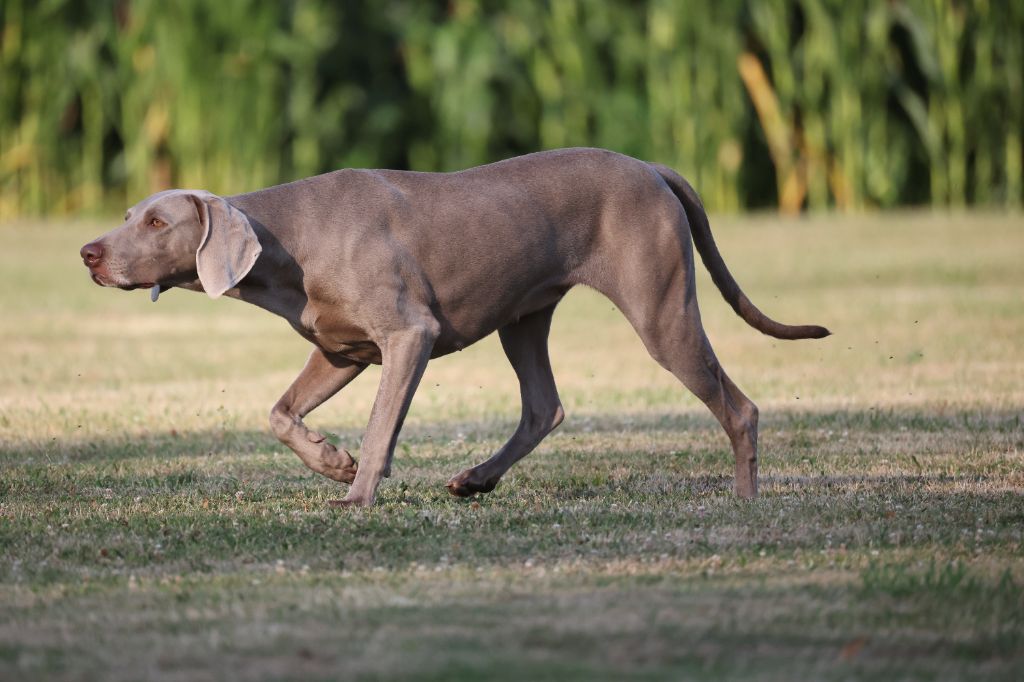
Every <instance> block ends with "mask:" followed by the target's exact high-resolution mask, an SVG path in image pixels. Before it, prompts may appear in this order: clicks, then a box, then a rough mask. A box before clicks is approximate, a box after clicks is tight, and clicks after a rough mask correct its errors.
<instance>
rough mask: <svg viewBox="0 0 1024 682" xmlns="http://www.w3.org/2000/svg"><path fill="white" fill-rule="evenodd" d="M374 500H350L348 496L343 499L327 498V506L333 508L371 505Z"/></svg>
mask: <svg viewBox="0 0 1024 682" xmlns="http://www.w3.org/2000/svg"><path fill="white" fill-rule="evenodd" d="M372 504H373V500H350V499H348V498H347V497H346V498H345V499H343V500H327V506H328V507H331V508H333V509H347V508H349V507H369V506H370V505H372Z"/></svg>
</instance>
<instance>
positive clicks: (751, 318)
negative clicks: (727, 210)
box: [651, 163, 831, 339]
mask: <svg viewBox="0 0 1024 682" xmlns="http://www.w3.org/2000/svg"><path fill="white" fill-rule="evenodd" d="M651 166H652V167H653V168H654V169H655V170H656V171H657V172H658V174H659V175H661V177H662V178H664V180H665V182H666V183H668V186H669V187H671V188H672V192H673V193H674V194H675V195H676V197H678V198H679V201H680V203H682V205H683V210H684V211H686V218H687V220H688V221H689V222H690V232H691V234H692V235H693V244H694V246H696V247H697V252H698V253H699V254H700V258H701V260H702V261H704V267H706V268H707V269H708V271H709V272H710V273H711V279H712V281H714V283H715V286H717V287H718V290H719V291H721V292H722V296H723V297H724V298H725V300H726V302H727V303H728V304H729V305H730V306H732V309H733V310H735V311H736V314H737V315H739V316H740V317H742V318H743V320H744V321H745V322H746V323H747V324H749V325H750V326H751V327H753V328H754V329H756V330H758V331H759V332H761V333H763V334H767V335H768V336H774V337H775V338H777V339H820V338H823V337H826V336H828V335H829V334H831V332H830V331H829V330H827V329H825V328H824V327H819V326H817V325H813V324H807V325H789V324H782V323H781V322H776V321H775V320H773V319H772V318H770V317H768V316H767V315H765V314H764V313H762V312H761V311H760V310H758V309H757V306H755V305H754V304H753V303H751V302H750V299H749V298H747V295H746V294H744V293H743V290H742V289H740V285H739V284H737V283H736V280H735V279H733V276H732V273H730V272H729V268H727V267H726V265H725V261H724V260H722V254H721V253H719V252H718V247H717V246H716V245H715V238H714V237H712V236H711V225H710V224H709V223H708V215H707V213H705V212H704V205H703V204H702V203H701V200H700V197H699V196H698V195H697V192H696V190H694V189H693V187H691V186H690V183H688V182H687V181H686V180H684V179H683V177H682V176H681V175H679V173H676V172H675V171H674V170H672V169H671V168H669V167H668V166H662V165H661V164H657V163H652V164H651Z"/></svg>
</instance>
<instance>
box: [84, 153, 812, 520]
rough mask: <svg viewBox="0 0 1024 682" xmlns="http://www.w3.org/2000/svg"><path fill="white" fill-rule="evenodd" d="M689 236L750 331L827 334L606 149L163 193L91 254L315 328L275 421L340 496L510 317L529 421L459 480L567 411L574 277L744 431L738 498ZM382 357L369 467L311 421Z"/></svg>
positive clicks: (475, 483)
mask: <svg viewBox="0 0 1024 682" xmlns="http://www.w3.org/2000/svg"><path fill="white" fill-rule="evenodd" d="M691 237H692V239H693V244H695V245H696V247H697V251H698V252H699V253H700V256H701V258H702V259H703V261H704V264H705V266H707V268H708V270H710V272H711V276H712V279H713V280H714V282H715V284H716V285H717V286H718V289H719V291H721V293H722V296H724V297H725V300H726V301H727V302H728V303H729V304H730V305H731V306H732V308H733V309H734V310H735V311H736V313H737V314H738V315H739V316H740V317H742V318H743V319H744V320H745V321H746V322H747V323H748V324H749V325H750V326H752V327H754V328H755V329H757V330H759V331H761V332H763V333H765V334H769V335H771V336H774V337H777V338H780V339H805V338H821V337H824V336H827V335H828V334H829V332H828V330H826V329H824V328H823V327H818V326H810V325H808V326H790V325H784V324H781V323H779V322H776V321H774V320H772V319H770V318H768V317H767V316H765V315H764V314H763V313H762V312H761V311H760V310H758V309H757V308H756V307H755V306H754V304H753V303H751V302H750V300H749V299H748V298H747V297H746V295H745V294H744V293H743V292H742V291H741V290H740V288H739V285H738V284H737V283H736V281H735V280H734V279H733V277H732V275H731V274H730V273H729V270H728V269H727V268H726V266H725V263H724V262H723V260H722V257H721V255H720V254H719V252H718V248H717V247H716V246H715V242H714V239H713V238H712V236H711V230H710V226H709V225H708V219H707V215H706V214H705V212H704V208H703V206H702V205H701V202H700V199H699V197H698V196H697V193H696V192H695V191H694V190H693V188H692V187H691V186H690V185H689V184H688V183H687V182H686V181H685V180H684V179H683V178H682V177H680V176H679V175H678V174H677V173H676V172H675V171H673V170H671V169H670V168H667V167H665V166H661V165H658V164H653V163H645V162H643V161H638V160H636V159H633V158H630V157H628V156H623V155H621V154H616V153H614V152H609V151H604V150H599V149H563V150H556V151H548V152H541V153H537V154H530V155H527V156H522V157H518V158H514V159H508V160H506V161H501V162H498V163H493V164H489V165H486V166H480V167H478V168H471V169H469V170H465V171H461V172H457V173H415V172H406V171H392V170H339V171H335V172H332V173H326V174H324V175H318V176H316V177H312V178H307V179H305V180H299V181H297V182H292V183H289V184H286V185H279V186H276V187H270V188H268V189H263V190H259V191H257V192H252V193H249V194H240V195H237V196H230V197H219V196H216V195H214V194H210V193H209V192H204V191H192V190H170V191H166V192H160V193H158V194H154V195H153V196H151V197H149V198H147V199H145V200H143V201H142V202H140V203H138V204H136V205H135V206H133V207H132V208H131V209H130V210H129V211H128V213H127V215H126V216H125V222H124V224H123V225H121V226H120V227H118V228H116V229H114V230H112V231H111V232H108V233H107V234H105V235H103V236H102V237H100V238H99V239H97V240H95V241H93V242H90V243H89V244H86V245H85V246H84V247H83V248H82V250H81V255H82V258H83V260H84V261H85V264H86V266H87V267H88V268H89V271H90V274H91V275H92V279H93V281H95V282H96V283H97V284H100V285H102V286H110V287H118V288H121V289H138V288H148V289H151V291H152V294H153V298H154V300H156V297H157V296H158V295H159V294H160V292H161V291H164V290H167V289H170V288H171V287H181V288H184V289H191V290H193V291H205V292H206V293H207V295H209V296H210V297H211V298H217V297H219V296H221V295H224V294H226V295H228V296H231V297H233V298H239V299H242V300H243V301H248V302H250V303H253V304H255V305H258V306H260V307H261V308H265V309H266V310H269V311H270V312H272V313H276V314H278V315H280V316H281V317H283V318H284V319H286V320H287V321H288V322H289V323H290V324H291V325H292V327H294V328H295V330H296V331H297V332H298V333H299V334H301V335H302V336H303V337H305V338H306V339H308V340H309V341H310V342H311V343H312V344H313V345H314V349H313V352H312V354H311V355H310V357H309V360H308V361H307V363H306V367H305V368H304V369H303V370H302V372H301V373H300V374H299V376H298V378H297V379H296V380H295V382H294V383H293V384H292V385H291V387H290V388H289V389H288V390H287V391H286V392H285V394H284V395H283V396H282V397H281V399H280V400H279V401H277V404H276V405H274V408H273V410H272V411H271V413H270V426H271V428H272V429H273V431H274V433H275V434H276V435H277V437H278V438H279V439H280V440H281V442H283V443H284V444H285V445H287V446H288V447H290V448H291V449H292V450H294V451H295V452H296V454H298V456H299V457H300V458H301V459H302V461H303V462H304V463H305V464H306V466H308V467H309V468H310V469H312V470H313V471H316V472H318V473H320V474H323V475H324V476H327V477H328V478H331V479H334V480H335V481H340V482H342V483H350V484H351V487H350V489H349V491H348V494H347V495H346V496H345V498H344V499H343V500H338V501H334V502H332V504H334V505H337V506H347V505H370V504H372V503H373V501H374V497H375V495H376V491H377V486H378V484H379V483H380V480H381V478H382V477H386V476H388V475H390V471H391V459H392V456H393V454H394V449H395V442H396V439H397V437H398V432H399V429H400V428H401V426H402V421H403V419H404V418H405V414H406V411H407V410H408V408H409V403H410V401H411V400H412V396H413V393H414V392H415V390H416V387H417V385H418V384H419V381H420V377H421V376H422V375H423V370H424V368H425V367H426V365H427V361H428V360H429V359H431V358H435V357H439V356H442V355H446V354H448V353H451V352H453V351H457V350H461V349H462V348H465V347H466V346H468V345H470V344H471V343H474V342H476V341H478V340H480V339H482V338H483V337H485V336H487V335H488V334H490V333H491V332H493V331H495V330H497V331H498V334H499V336H500V338H501V344H502V347H503V348H504V350H505V354H506V355H507V356H508V359H509V362H511V363H512V367H513V368H514V369H515V372H516V375H517V376H518V378H519V385H520V392H521V395H522V401H523V408H522V417H521V419H520V421H519V426H518V427H517V428H516V430H515V433H514V434H513V435H512V437H511V438H510V439H509V441H508V442H507V443H505V445H504V446H502V448H501V449H500V450H498V452H497V453H495V454H494V455H493V456H492V457H491V458H490V459H488V460H487V461H485V462H483V463H481V464H478V465H476V466H474V467H472V468H470V469H467V470H465V471H463V472H462V473H460V474H458V475H456V476H455V477H454V478H452V479H451V480H450V481H449V482H448V489H449V490H450V491H451V492H452V493H453V494H455V495H459V496H469V495H473V494H475V493H483V492H489V491H491V490H493V489H494V486H495V485H497V483H498V481H499V480H500V479H501V477H502V475H503V474H504V473H505V472H506V471H507V470H508V469H509V467H511V466H512V465H513V464H515V462H517V461H518V460H520V459H521V458H523V457H524V456H526V455H527V454H528V453H529V452H530V451H531V450H533V449H534V448H535V447H536V446H537V444H538V443H539V442H540V441H541V439H543V438H544V436H546V435H547V434H548V433H550V432H551V431H552V430H553V429H554V428H555V427H556V426H558V425H559V424H560V423H561V421H562V418H563V414H564V413H563V411H562V406H561V403H560V402H559V399H558V393H557V390H556V389H555V381H554V377H553V376H552V374H551V364H550V362H549V360H548V350H547V337H548V330H549V328H550V324H551V314H552V313H553V312H554V310H555V306H556V305H558V302H559V301H560V300H561V298H562V297H563V296H565V293H566V292H567V291H568V290H569V289H570V288H572V287H573V286H575V285H577V284H585V285H587V286H590V287H593V288H594V289H596V290H597V291H599V292H601V293H603V294H604V295H605V296H607V297H608V298H610V299H611V300H612V302H614V303H615V304H616V305H617V306H618V307H619V309H620V310H622V312H623V313H624V314H625V316H626V317H627V318H628V319H629V321H630V323H632V325H633V327H634V328H635V329H636V331H637V333H639V335H640V337H641V338H642V339H643V342H644V344H645V346H646V347H647V350H648V352H649V353H650V354H651V356H652V357H653V358H654V359H655V360H657V361H658V363H660V364H661V365H662V366H663V367H665V368H666V369H667V370H668V371H670V372H672V373H673V374H674V375H675V376H676V377H677V378H678V379H679V380H680V381H681V382H682V383H683V384H685V385H686V387H687V388H689V389H690V390H691V391H693V393H695V394H696V395H697V397H698V398H700V399H701V400H702V401H703V402H704V403H705V404H706V405H707V406H708V408H709V409H710V410H711V412H712V413H713V414H714V415H715V417H717V419H718V421H719V422H721V424H722V426H723V427H724V429H725V431H726V433H727V434H728V435H729V440H730V441H731V442H732V449H733V453H734V455H735V459H736V480H735V491H736V494H737V495H740V496H741V497H755V496H756V495H757V416H758V412H757V407H756V406H755V405H754V403H753V402H751V401H750V400H749V399H748V398H747V397H746V396H745V395H743V393H742V392H741V391H740V389H739V388H737V387H736V385H735V384H733V382H732V381H730V379H729V378H728V377H727V376H726V374H725V371H724V370H723V369H722V367H721V365H720V364H719V363H718V360H717V359H716V357H715V354H714V351H712V349H711V345H710V343H709V342H708V339H707V337H706V336H705V334H704V328H703V326H702V325H701V319H700V312H699V311H698V309H697V297H696V295H695V288H694V262H693V249H692V247H691V245H690V239H691ZM369 363H374V364H382V365H383V371H382V374H381V380H380V386H379V388H378V390H377V398H376V400H375V402H374V405H373V409H372V412H371V414H370V422H369V425H368V426H367V428H366V434H365V436H364V438H363V443H362V456H361V458H360V462H359V465H358V467H357V466H356V462H355V460H354V459H353V458H352V456H351V455H350V454H349V453H348V452H346V451H344V450H340V451H339V450H337V449H336V448H335V447H334V446H333V445H331V444H330V443H329V442H327V441H326V440H325V439H324V437H323V436H322V435H320V434H319V433H316V432H314V431H311V430H309V429H308V428H306V425H305V424H304V423H303V421H302V419H303V417H305V416H306V415H307V414H309V412H310V411H312V410H313V409H315V408H316V407H317V406H318V405H320V404H321V403H323V402H324V401H325V400H327V399H328V398H330V397H331V396H333V395H334V394H335V393H337V392H338V391H340V390H341V389H342V388H344V387H345V385H346V384H348V383H349V382H350V381H352V379H354V378H355V377H356V376H357V375H358V374H359V373H360V372H361V371H363V369H364V368H365V367H366V366H367V365H368V364H369Z"/></svg>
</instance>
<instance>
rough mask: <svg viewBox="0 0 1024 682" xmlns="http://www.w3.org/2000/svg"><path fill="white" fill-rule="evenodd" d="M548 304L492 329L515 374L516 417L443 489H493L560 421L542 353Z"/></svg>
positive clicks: (459, 491) (468, 492)
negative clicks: (508, 430) (506, 435)
mask: <svg viewBox="0 0 1024 682" xmlns="http://www.w3.org/2000/svg"><path fill="white" fill-rule="evenodd" d="M554 310H555V306H554V305H551V306H549V307H547V308H544V309H543V310H539V311H537V312H535V313H531V314H530V315H527V316H526V317H523V318H522V319H520V320H519V321H518V322H515V323H512V324H509V325H506V326H504V327H502V328H501V329H500V330H498V334H499V336H500V337H501V346H502V348H504V349H505V355H506V356H507V357H508V359H509V362H511V363H512V368H513V369H514V370H515V371H516V376H517V377H519V393H520V395H521V396H522V400H523V412H522V417H521V418H520V420H519V426H518V427H517V428H516V431H515V433H514V434H512V437H511V438H510V439H509V440H508V442H507V443H505V445H504V446H502V448H501V449H500V450H498V452H496V453H495V454H494V455H493V456H492V457H491V458H490V459H488V460H487V461H486V462H482V463H481V464H478V465H476V466H475V467H473V468H471V469H466V470H465V471H463V472H462V473H460V474H458V475H456V476H455V477H453V478H452V479H451V480H450V481H448V490H449V491H450V492H451V493H452V494H453V495H458V496H459V497H468V496H470V495H473V494H474V493H487V492H490V491H491V490H494V486H496V485H497V484H498V481H499V480H500V479H501V477H502V475H504V473H505V472H506V471H508V470H509V468H510V467H511V466H512V465H513V464H515V463H516V462H518V461H519V460H520V459H522V458H523V457H525V456H526V455H528V454H530V452H531V451H532V450H533V449H534V448H535V447H537V444H538V443H540V442H541V440H543V439H544V436H546V435H548V434H549V433H551V431H552V430H554V428H555V427H556V426H558V425H559V424H561V423H562V419H563V418H564V416H565V413H564V412H563V410H562V404H561V402H560V401H559V400H558V391H557V389H556V388H555V378H554V376H553V375H552V373H551V362H550V360H549V358H548V331H549V330H550V328H551V314H552V313H553V312H554Z"/></svg>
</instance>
